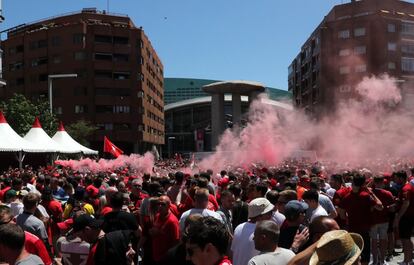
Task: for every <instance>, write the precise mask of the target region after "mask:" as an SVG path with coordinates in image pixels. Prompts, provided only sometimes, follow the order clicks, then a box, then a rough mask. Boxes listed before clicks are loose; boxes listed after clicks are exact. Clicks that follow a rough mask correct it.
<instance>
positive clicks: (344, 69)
mask: <svg viewBox="0 0 414 265" xmlns="http://www.w3.org/2000/svg"><path fill="white" fill-rule="evenodd" d="M350 72H351V69H350V68H349V66H341V67H339V73H340V74H341V75H346V74H349V73H350Z"/></svg>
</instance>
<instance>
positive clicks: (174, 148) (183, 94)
mask: <svg viewBox="0 0 414 265" xmlns="http://www.w3.org/2000/svg"><path fill="white" fill-rule="evenodd" d="M232 83H235V86H238V87H236V88H237V89H236V90H237V91H238V90H240V91H239V93H236V94H237V95H239V97H237V95H236V98H239V99H240V101H237V102H238V103H239V104H234V102H233V99H234V93H233V92H237V91H235V90H234V89H233V90H228V91H227V90H226V89H227V88H228V87H229V86H232V85H231V84H232ZM200 84H203V85H200ZM246 84H247V86H249V87H250V85H253V86H256V85H257V84H251V82H245V81H243V82H242V81H237V82H218V81H213V80H204V79H186V78H165V99H166V100H167V97H168V96H167V95H170V96H171V94H168V91H175V94H173V96H174V97H178V98H180V99H183V100H179V101H175V102H173V103H170V104H166V105H165V131H166V135H165V143H166V144H165V145H164V149H163V154H173V153H175V152H180V153H189V152H203V151H212V150H213V149H214V147H215V145H216V144H217V135H213V127H214V125H213V124H212V116H214V115H215V116H216V118H215V120H216V127H217V125H219V126H218V130H219V133H221V132H222V130H223V129H226V128H231V127H233V125H234V124H235V123H238V125H239V126H244V125H245V123H246V121H247V117H246V113H247V112H248V109H249V101H251V99H250V100H249V96H248V94H250V92H249V93H247V92H246V91H241V90H243V89H241V88H240V87H241V86H243V87H244V86H245V85H246ZM223 85H224V86H225V87H224V88H223V87H222V86H223ZM208 87H210V88H212V87H213V90H214V87H215V88H217V89H219V90H222V92H223V93H220V94H222V95H223V101H220V100H219V97H218V96H216V97H215V96H214V95H213V94H214V93H213V92H214V91H210V90H211V89H209V88H208ZM203 89H207V90H208V91H207V92H204V90H203ZM223 89H224V90H226V91H224V90H223ZM269 91H270V92H269ZM264 92H265V93H267V94H268V95H269V98H270V99H269V100H266V101H265V103H266V104H272V105H273V106H274V107H275V108H279V109H281V110H287V111H291V110H292V105H291V104H290V102H291V94H290V93H289V92H288V91H285V90H279V89H274V88H264ZM197 93H200V94H201V93H202V94H201V95H205V96H196V94H197ZM240 94H241V95H240ZM213 97H215V98H216V99H217V101H216V102H214V103H213ZM184 98H185V99H184ZM176 99H177V98H176ZM170 100H171V101H174V100H175V99H170ZM219 101H220V102H221V103H220V102H219ZM217 103H219V104H217ZM213 104H216V105H217V106H219V108H215V107H213ZM235 106H237V108H235ZM239 107H240V109H239ZM235 109H236V112H238V111H240V112H238V113H239V115H237V114H236V115H234V114H235V112H234V111H235ZM214 110H215V111H216V112H215V113H213V111H214ZM218 110H220V111H219V112H217V111H218ZM218 115H219V116H218ZM235 116H238V118H237V119H238V120H239V121H235ZM217 121H219V124H217Z"/></svg>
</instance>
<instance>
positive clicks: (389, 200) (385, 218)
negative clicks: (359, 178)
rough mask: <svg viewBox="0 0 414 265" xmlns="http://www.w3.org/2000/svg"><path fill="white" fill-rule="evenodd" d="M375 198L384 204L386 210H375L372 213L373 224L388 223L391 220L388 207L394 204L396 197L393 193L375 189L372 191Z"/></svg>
mask: <svg viewBox="0 0 414 265" xmlns="http://www.w3.org/2000/svg"><path fill="white" fill-rule="evenodd" d="M372 191H373V192H374V194H375V196H377V197H378V199H379V200H380V201H381V202H382V205H383V206H384V209H383V210H382V211H378V210H374V211H373V212H372V223H373V224H382V223H388V222H389V219H390V215H389V214H390V212H389V211H388V206H390V205H391V204H393V203H394V196H392V193H391V192H389V191H387V190H384V189H373V190H372Z"/></svg>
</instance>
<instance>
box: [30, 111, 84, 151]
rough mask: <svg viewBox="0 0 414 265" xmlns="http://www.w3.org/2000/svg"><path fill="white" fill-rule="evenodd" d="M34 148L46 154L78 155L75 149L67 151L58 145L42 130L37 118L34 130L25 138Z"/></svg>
mask: <svg viewBox="0 0 414 265" xmlns="http://www.w3.org/2000/svg"><path fill="white" fill-rule="evenodd" d="M23 138H24V139H26V140H27V141H29V142H30V143H31V144H32V145H33V146H35V147H36V148H38V149H40V150H42V152H44V153H58V152H59V153H76V151H74V150H73V149H71V150H69V149H65V148H62V147H61V146H60V145H58V144H57V143H56V142H55V141H53V140H52V138H50V137H49V135H47V133H46V132H45V131H44V130H43V129H42V126H41V125H40V122H39V119H38V118H37V117H36V119H35V122H34V123H33V126H32V128H31V129H30V130H29V131H28V132H27V134H26V135H25V136H24V137H23Z"/></svg>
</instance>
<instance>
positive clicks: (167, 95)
mask: <svg viewBox="0 0 414 265" xmlns="http://www.w3.org/2000/svg"><path fill="white" fill-rule="evenodd" d="M217 82H222V81H221V80H210V79H197V78H172V77H166V78H164V89H165V90H164V103H165V105H168V104H171V103H175V102H178V101H182V100H187V99H193V98H199V97H207V96H208V95H209V94H208V93H207V92H204V90H203V86H206V85H210V84H213V83H217ZM265 93H266V94H267V96H268V97H269V98H270V99H273V100H278V99H280V98H286V97H288V98H289V97H291V93H290V92H289V91H286V90H281V89H277V88H272V87H265Z"/></svg>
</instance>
